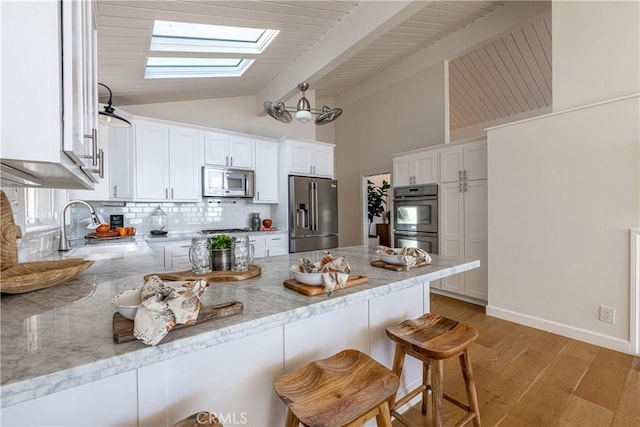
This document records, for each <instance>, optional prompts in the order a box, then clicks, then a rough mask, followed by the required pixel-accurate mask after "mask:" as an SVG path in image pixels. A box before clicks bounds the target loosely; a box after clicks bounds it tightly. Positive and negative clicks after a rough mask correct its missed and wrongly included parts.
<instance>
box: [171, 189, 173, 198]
mask: <svg viewBox="0 0 640 427" xmlns="http://www.w3.org/2000/svg"><path fill="white" fill-rule="evenodd" d="M171 198H172V199H173V187H171Z"/></svg>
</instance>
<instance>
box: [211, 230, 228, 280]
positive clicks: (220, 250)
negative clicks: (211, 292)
mask: <svg viewBox="0 0 640 427" xmlns="http://www.w3.org/2000/svg"><path fill="white" fill-rule="evenodd" d="M232 243H233V238H232V237H231V236H229V235H227V234H218V235H217V236H213V237H210V238H209V250H210V251H211V264H212V267H213V270H216V271H218V270H231V265H232V264H233V259H232V252H231V244H232Z"/></svg>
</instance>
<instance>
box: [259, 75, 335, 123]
mask: <svg viewBox="0 0 640 427" xmlns="http://www.w3.org/2000/svg"><path fill="white" fill-rule="evenodd" d="M298 89H300V91H301V92H302V98H300V100H299V101H298V103H297V105H296V108H292V107H287V106H286V105H284V102H282V101H278V102H272V101H266V102H265V103H264V111H265V112H266V113H267V114H269V115H270V116H271V117H273V118H274V119H276V120H278V121H280V122H283V123H290V122H291V121H292V120H293V117H292V116H291V113H295V117H296V120H297V121H299V122H301V123H307V122H309V121H310V120H311V118H312V117H313V115H314V114H315V115H317V116H318V117H316V120H315V124H317V125H324V124H327V123H330V122H332V121H334V120H335V119H337V118H338V117H340V115H341V114H342V108H330V107H327V106H326V105H325V106H323V107H322V110H316V109H313V108H311V103H310V102H309V100H308V99H307V98H306V96H305V92H306V91H307V89H309V83H307V82H303V83H300V84H299V85H298Z"/></svg>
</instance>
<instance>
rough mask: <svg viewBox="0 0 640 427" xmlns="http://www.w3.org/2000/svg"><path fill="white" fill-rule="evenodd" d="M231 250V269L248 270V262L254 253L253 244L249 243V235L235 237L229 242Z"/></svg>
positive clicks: (249, 262)
mask: <svg viewBox="0 0 640 427" xmlns="http://www.w3.org/2000/svg"><path fill="white" fill-rule="evenodd" d="M231 251H232V252H233V267H232V268H231V269H232V270H233V271H249V264H251V261H253V256H254V255H255V252H254V248H253V245H252V244H251V243H249V236H247V235H244V236H242V237H236V238H235V239H233V243H232V244H231Z"/></svg>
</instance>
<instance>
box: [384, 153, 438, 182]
mask: <svg viewBox="0 0 640 427" xmlns="http://www.w3.org/2000/svg"><path fill="white" fill-rule="evenodd" d="M438 158H439V157H438V151H436V150H432V151H423V152H418V153H415V154H410V155H403V156H398V157H394V159H393V182H394V185H395V186H399V185H414V184H431V183H435V182H438Z"/></svg>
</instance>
